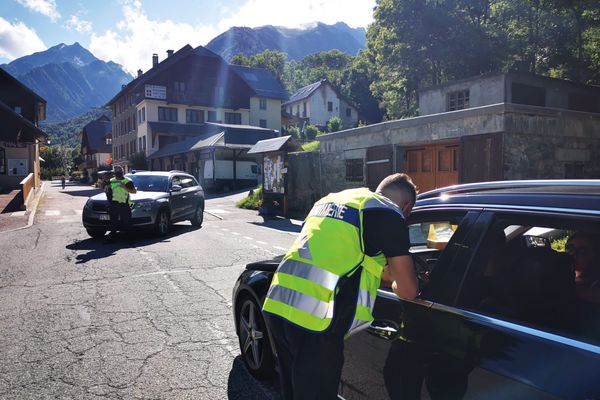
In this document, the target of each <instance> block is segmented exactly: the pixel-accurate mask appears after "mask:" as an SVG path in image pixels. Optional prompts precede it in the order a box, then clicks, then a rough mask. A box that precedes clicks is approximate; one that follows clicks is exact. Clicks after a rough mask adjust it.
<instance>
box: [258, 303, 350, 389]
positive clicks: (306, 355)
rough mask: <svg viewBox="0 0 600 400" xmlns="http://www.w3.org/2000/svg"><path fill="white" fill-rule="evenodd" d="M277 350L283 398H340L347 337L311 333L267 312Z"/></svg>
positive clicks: (329, 333) (266, 315) (266, 316)
mask: <svg viewBox="0 0 600 400" xmlns="http://www.w3.org/2000/svg"><path fill="white" fill-rule="evenodd" d="M265 318H266V319H267V323H268V324H269V327H270V333H271V336H272V338H273V342H274V343H275V349H276V350H277V361H278V366H279V384H280V386H281V397H282V398H283V399H285V400H333V399H337V393H338V386H339V383H340V377H341V374H342V366H343V364H344V335H343V334H335V333H331V332H328V333H324V334H318V333H311V332H309V331H306V330H304V329H302V328H298V327H296V326H295V325H293V324H291V323H289V322H288V321H287V320H285V319H282V318H279V317H276V316H273V315H269V314H267V313H265Z"/></svg>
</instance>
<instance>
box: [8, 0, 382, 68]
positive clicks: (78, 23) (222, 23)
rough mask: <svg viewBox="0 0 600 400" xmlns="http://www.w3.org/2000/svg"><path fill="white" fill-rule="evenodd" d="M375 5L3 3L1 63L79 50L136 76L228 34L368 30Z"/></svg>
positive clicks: (161, 0) (145, 0)
mask: <svg viewBox="0 0 600 400" xmlns="http://www.w3.org/2000/svg"><path fill="white" fill-rule="evenodd" d="M374 6H375V0H226V1H225V0H195V1H194V0H103V1H102V0H100V1H98V0H96V1H92V0H1V4H0V63H5V62H10V61H12V60H14V59H15V58H18V57H21V56H24V55H27V54H31V53H33V52H36V51H42V50H45V49H47V48H48V47H52V46H54V45H57V44H59V43H66V44H72V43H74V42H79V43H81V45H82V46H84V47H85V48H87V49H89V50H90V51H92V53H94V55H95V56H96V57H98V58H101V59H103V60H106V61H108V60H111V61H115V62H117V63H119V64H121V65H123V66H124V67H125V69H126V70H128V71H129V72H131V73H133V72H134V71H136V70H137V69H138V68H141V69H142V70H147V69H148V68H150V66H151V55H152V53H158V54H159V57H160V58H161V59H162V58H163V56H165V54H166V53H165V52H166V50H167V49H175V50H177V49H179V48H181V47H182V46H184V45H185V44H188V43H189V44H190V45H192V46H194V47H195V46H198V45H205V44H206V43H208V42H209V41H210V40H211V39H212V38H213V37H215V36H217V35H218V34H220V33H222V32H223V31H225V30H227V29H229V28H230V27H232V26H249V27H257V26H262V25H278V26H286V27H292V28H295V27H305V26H309V25H310V24H311V23H314V22H316V21H319V22H324V23H328V24H332V23H335V22H338V21H343V22H346V23H347V24H348V25H350V26H352V27H366V26H367V25H368V24H369V23H371V22H372V10H373V7H374Z"/></svg>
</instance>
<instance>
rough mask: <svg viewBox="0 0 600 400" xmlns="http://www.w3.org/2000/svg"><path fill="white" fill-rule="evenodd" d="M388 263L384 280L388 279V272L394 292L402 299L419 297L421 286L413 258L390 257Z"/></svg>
mask: <svg viewBox="0 0 600 400" xmlns="http://www.w3.org/2000/svg"><path fill="white" fill-rule="evenodd" d="M387 262H388V267H387V268H386V269H385V270H384V276H383V277H382V278H385V277H386V270H388V274H387V276H388V277H389V278H388V279H390V280H391V281H393V283H392V290H394V293H396V295H397V296H398V297H400V298H402V299H408V300H411V299H414V298H415V297H417V295H418V294H419V284H418V282H417V276H416V274H415V266H414V264H413V260H412V256H410V255H409V256H398V257H389V258H388V259H387Z"/></svg>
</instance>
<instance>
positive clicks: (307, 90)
mask: <svg viewBox="0 0 600 400" xmlns="http://www.w3.org/2000/svg"><path fill="white" fill-rule="evenodd" d="M325 82H327V79H321V80H320V81H318V82H315V83H311V84H310V85H308V86H304V87H302V88H300V89H298V90H297V91H296V93H294V94H293V95H292V97H290V99H289V100H288V101H287V102H285V103H284V105H286V104H289V103H294V102H296V101H300V100H304V99H306V98H308V97H309V96H310V95H311V94H313V93H314V92H315V90H317V89H318V88H319V87H321V85H322V84H323V83H325Z"/></svg>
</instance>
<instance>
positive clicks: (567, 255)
mask: <svg viewBox="0 0 600 400" xmlns="http://www.w3.org/2000/svg"><path fill="white" fill-rule="evenodd" d="M599 222H600V221H598V220H589V219H583V218H582V219H580V220H578V219H576V218H575V217H570V218H564V217H555V216H551V215H548V216H540V215H539V214H512V215H508V214H507V215H498V216H496V218H495V220H494V222H493V224H492V226H491V227H490V228H489V230H488V233H487V234H486V235H485V237H484V238H483V240H482V241H481V243H482V244H481V246H480V248H479V249H478V251H477V254H476V255H475V257H474V258H473V261H472V265H471V266H470V267H469V273H468V275H467V276H466V279H465V283H464V286H463V290H462V292H461V294H460V296H459V299H458V303H459V305H460V306H462V307H464V308H467V309H469V310H474V311H476V312H478V313H481V314H484V315H490V316H492V317H495V318H498V319H501V320H507V321H511V322H517V323H520V324H522V325H527V326H531V327H533V328H536V329H541V330H544V331H547V332H552V333H556V334H559V335H562V336H567V337H572V338H574V339H576V340H582V341H586V342H590V343H594V344H596V345H597V344H600V323H599V322H600V319H599V317H600V302H599V297H598V288H594V287H595V285H596V284H597V283H598V281H597V279H598V278H597V277H594V278H591V279H590V276H589V275H587V274H586V272H585V271H587V270H588V265H592V264H588V263H589V261H590V259H592V260H595V262H597V260H598V255H599V253H598V251H597V247H598V245H597V244H596V243H597V240H598V238H599V237H600V236H599V235H600V230H599V229H598V226H599ZM594 265H595V267H597V265H596V264H594ZM574 271H575V273H573V272H574ZM586 276H587V278H586ZM594 279H595V281H593V280H594Z"/></svg>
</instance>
